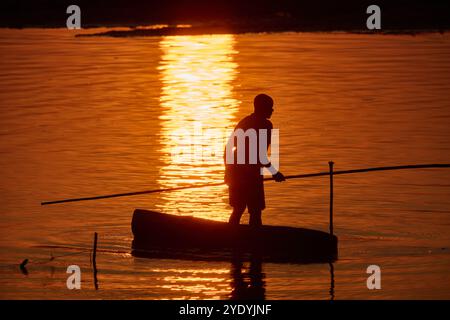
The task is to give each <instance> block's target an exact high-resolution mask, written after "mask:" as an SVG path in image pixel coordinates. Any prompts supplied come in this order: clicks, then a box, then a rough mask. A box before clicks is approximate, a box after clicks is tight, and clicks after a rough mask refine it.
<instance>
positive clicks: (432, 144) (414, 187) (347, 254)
mask: <svg viewBox="0 0 450 320" xmlns="http://www.w3.org/2000/svg"><path fill="white" fill-rule="evenodd" d="M0 50H1V51H0V52H1V60H0V64H1V70H2V72H1V74H0V101H1V111H2V116H1V117H0V146H1V147H0V177H1V183H0V199H1V215H0V226H1V238H0V241H1V242H0V246H1V248H0V250H1V251H0V272H1V277H0V288H1V289H0V297H1V298H19V299H24V298H31V299H42V298H43V299H46V298H48V299H55V298H63V299H79V298H93V299H97V298H115V299H134V298H137V299H205V298H224V299H227V298H239V297H245V295H246V294H249V290H248V289H246V288H247V286H248V285H250V287H251V288H253V289H250V291H251V293H254V294H257V295H258V297H265V298H267V299H330V298H334V299H354V298H362V299H379V298H385V299H416V298H425V299H431V298H434V299H436V298H437V299H448V298H450V275H449V272H448V271H449V270H450V235H449V234H450V233H449V230H450V184H449V182H448V181H449V178H450V172H449V170H445V169H429V170H414V171H392V172H379V173H366V174H359V175H348V176H337V177H336V178H335V226H334V227H335V233H336V234H337V235H338V237H339V241H340V242H339V260H338V261H337V262H336V263H334V265H333V266H330V265H328V264H310V265H297V264H272V263H264V264H262V265H261V266H251V265H250V264H249V263H248V262H245V263H243V265H242V266H240V265H239V264H233V263H232V262H231V261H230V262H229V263H228V262H198V261H183V260H158V259H140V258H134V257H132V256H131V255H130V254H129V251H130V245H131V240H132V234H131V230H130V222H131V215H132V212H133V210H134V208H137V207H139V208H147V209H154V210H160V211H163V212H167V213H174V214H181V215H195V216H199V217H206V218H211V219H216V220H221V221H225V220H227V217H228V214H229V212H230V208H229V206H228V204H227V191H226V188H225V187H224V186H220V187H211V188H205V189H194V190H183V191H177V192H172V193H161V194H153V195H147V196H136V197H130V198H117V199H108V200H100V201H92V202H79V203H70V204H64V205H54V206H45V207H42V206H40V202H41V201H44V200H54V199H64V198H68V197H81V196H90V195H99V194H108V193H119V192H128V191H139V190H146V189H156V188H166V187H174V186H181V185H187V184H192V183H209V182H220V181H222V178H223V166H222V158H221V157H222V154H221V150H223V149H222V148H223V146H224V137H226V133H227V132H229V130H230V128H232V127H233V125H234V124H235V123H236V122H237V121H238V120H239V119H240V118H242V117H243V116H245V115H247V114H248V113H250V112H251V111H252V99H253V97H254V96H255V95H256V94H257V93H260V92H265V93H268V94H270V95H271V96H273V97H274V99H275V113H274V115H273V117H272V121H273V124H274V127H275V128H279V129H280V163H281V171H282V172H283V173H285V174H300V173H310V172H316V171H326V170H327V169H328V161H329V160H333V161H334V162H335V163H336V164H335V169H336V170H345V169H356V168H365V167H373V166H384V165H403V164H418V163H448V162H449V159H450V146H449V137H450V131H449V126H448V123H449V119H450V102H449V92H450V81H449V80H450V79H449V75H450V55H449V52H450V37H449V35H447V34H444V35H440V34H422V35H418V36H414V37H412V36H406V35H405V36H402V35H395V36H387V35H352V34H345V33H304V34H298V33H279V34H276V33H275V34H248V35H216V36H213V35H207V36H184V37H170V36H169V37H151V38H130V39H126V38H124V39H119V38H75V37H74V33H73V32H70V31H68V30H62V29H61V30H58V29H56V30H43V29H26V30H8V29H3V30H0ZM266 202H267V209H266V210H265V211H264V216H263V219H264V222H265V223H267V224H273V225H289V226H302V227H307V228H314V229H319V230H328V181H327V179H326V178H311V179H307V180H290V181H287V182H285V183H283V184H276V183H273V182H272V183H271V182H269V183H267V186H266ZM244 219H245V221H246V220H247V219H248V216H247V215H246V216H244ZM93 232H98V233H99V247H100V249H101V250H110V251H108V252H106V251H101V252H99V254H98V257H97V267H98V270H99V273H98V287H99V290H95V289H94V283H93V276H92V268H91V267H90V261H89V260H90V259H89V253H88V252H80V251H79V250H78V251H74V250H69V249H67V248H49V247H40V246H57V247H58V246H60V247H77V248H86V249H87V250H89V249H90V248H91V244H92V236H93ZM51 255H53V256H56V259H54V260H53V261H49V258H50V256H51ZM24 258H28V259H30V263H29V265H28V275H24V274H22V273H21V272H20V270H19V269H18V264H19V263H20V262H21V261H22V260H23V259H24ZM71 264H77V265H79V266H80V267H81V269H82V290H79V291H69V290H67V288H66V278H67V274H66V268H67V266H68V265H71ZM371 264H376V265H379V266H380V267H381V271H382V289H381V290H368V289H367V287H366V279H367V276H368V275H367V274H366V268H367V267H368V266H369V265H371ZM259 267H260V269H259ZM331 271H332V272H331Z"/></svg>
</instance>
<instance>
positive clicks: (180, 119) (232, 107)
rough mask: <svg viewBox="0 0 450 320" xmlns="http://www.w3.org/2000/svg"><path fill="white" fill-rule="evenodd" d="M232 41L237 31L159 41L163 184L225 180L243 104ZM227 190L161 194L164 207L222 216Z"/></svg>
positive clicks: (188, 212)
mask: <svg viewBox="0 0 450 320" xmlns="http://www.w3.org/2000/svg"><path fill="white" fill-rule="evenodd" d="M234 42H235V39H234V36H233V35H207V36H183V37H177V36H168V37H164V38H163V39H162V40H161V42H160V49H161V50H162V52H163V54H162V59H161V62H160V65H159V71H160V80H161V82H162V92H161V97H160V104H161V107H162V110H163V114H162V115H161V116H160V120H161V123H162V131H161V136H160V139H161V145H162V150H161V151H162V154H163V155H164V156H163V159H162V160H163V162H164V164H165V165H164V166H163V168H162V169H161V171H160V178H159V180H158V182H159V184H160V185H161V187H162V188H168V187H175V186H181V185H187V184H196V183H209V182H220V181H223V148H224V146H225V142H226V137H227V133H228V132H229V131H230V129H232V126H233V120H234V119H235V114H236V111H237V109H238V107H239V101H238V100H236V99H235V98H234V97H233V81H234V80H235V77H236V74H237V63H236V62H234V58H233V56H234V55H235V54H236V53H237V52H236V50H235V49H234ZM224 190H225V189H224V187H214V188H204V189H196V190H195V191H192V190H180V191H177V192H172V193H167V194H163V195H162V197H163V205H162V207H161V209H162V210H163V211H165V212H169V213H181V214H190V215H196V216H201V217H205V218H211V219H218V220H224V219H226V216H227V215H228V211H229V209H228V205H227V204H226V198H225V193H224ZM180 199H182V201H180Z"/></svg>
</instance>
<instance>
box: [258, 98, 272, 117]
mask: <svg viewBox="0 0 450 320" xmlns="http://www.w3.org/2000/svg"><path fill="white" fill-rule="evenodd" d="M253 106H254V107H255V114H257V115H259V116H261V117H263V118H265V119H269V118H270V117H271V116H272V113H273V99H272V98H271V97H269V96H268V95H267V94H263V93H261V94H258V95H257V96H256V97H255V100H254V101H253Z"/></svg>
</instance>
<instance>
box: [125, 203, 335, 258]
mask: <svg viewBox="0 0 450 320" xmlns="http://www.w3.org/2000/svg"><path fill="white" fill-rule="evenodd" d="M131 227H132V231H133V235H134V240H133V244H132V246H133V254H134V255H135V256H140V257H156V258H187V259H200V260H228V259H230V258H232V257H235V256H236V255H240V256H242V257H247V256H248V257H254V256H258V257H261V259H263V260H265V261H280V262H282V261H285V262H305V263H308V262H310V263H312V262H332V261H334V260H336V259H337V242H338V241H337V238H336V237H335V236H331V235H330V234H328V233H325V232H322V231H317V230H310V229H304V228H292V227H280V226H262V227H260V228H252V227H250V226H248V225H239V226H231V225H229V224H228V223H225V222H218V221H212V220H207V219H200V218H194V217H190V216H177V215H170V214H163V213H159V212H154V211H148V210H142V209H136V210H135V212H134V214H133V219H132V223H131Z"/></svg>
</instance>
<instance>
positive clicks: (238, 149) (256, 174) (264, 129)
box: [225, 94, 285, 226]
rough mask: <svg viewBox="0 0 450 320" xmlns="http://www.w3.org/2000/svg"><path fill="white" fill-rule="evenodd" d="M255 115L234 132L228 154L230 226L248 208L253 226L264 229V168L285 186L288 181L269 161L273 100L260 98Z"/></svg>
mask: <svg viewBox="0 0 450 320" xmlns="http://www.w3.org/2000/svg"><path fill="white" fill-rule="evenodd" d="M253 104H254V112H253V113H252V114H251V115H249V116H247V117H245V118H244V119H242V120H241V121H240V122H239V123H238V124H237V126H236V128H235V129H234V132H233V135H232V136H231V137H230V140H229V141H228V144H227V147H226V150H225V182H226V184H227V185H228V188H229V203H230V205H231V206H232V207H233V212H232V214H231V216H230V219H229V223H231V224H235V225H238V224H239V221H240V220H241V217H242V214H243V213H244V211H245V208H248V212H249V214H250V221H249V224H250V225H251V226H261V224H262V221H261V212H262V210H264V208H265V207H266V205H265V199H264V180H263V178H264V177H263V175H262V174H261V169H262V167H267V169H268V170H269V171H270V173H271V174H272V175H273V177H274V178H275V181H278V182H281V181H284V180H285V178H284V176H283V174H282V173H281V172H278V171H277V170H276V169H275V168H274V167H273V166H272V164H271V163H270V162H269V161H268V157H267V149H268V148H269V146H270V142H271V131H272V128H273V126H272V122H270V120H269V118H270V117H271V116H272V113H273V100H272V98H271V97H269V96H268V95H265V94H259V95H257V96H256V97H255V100H254V103H253Z"/></svg>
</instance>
